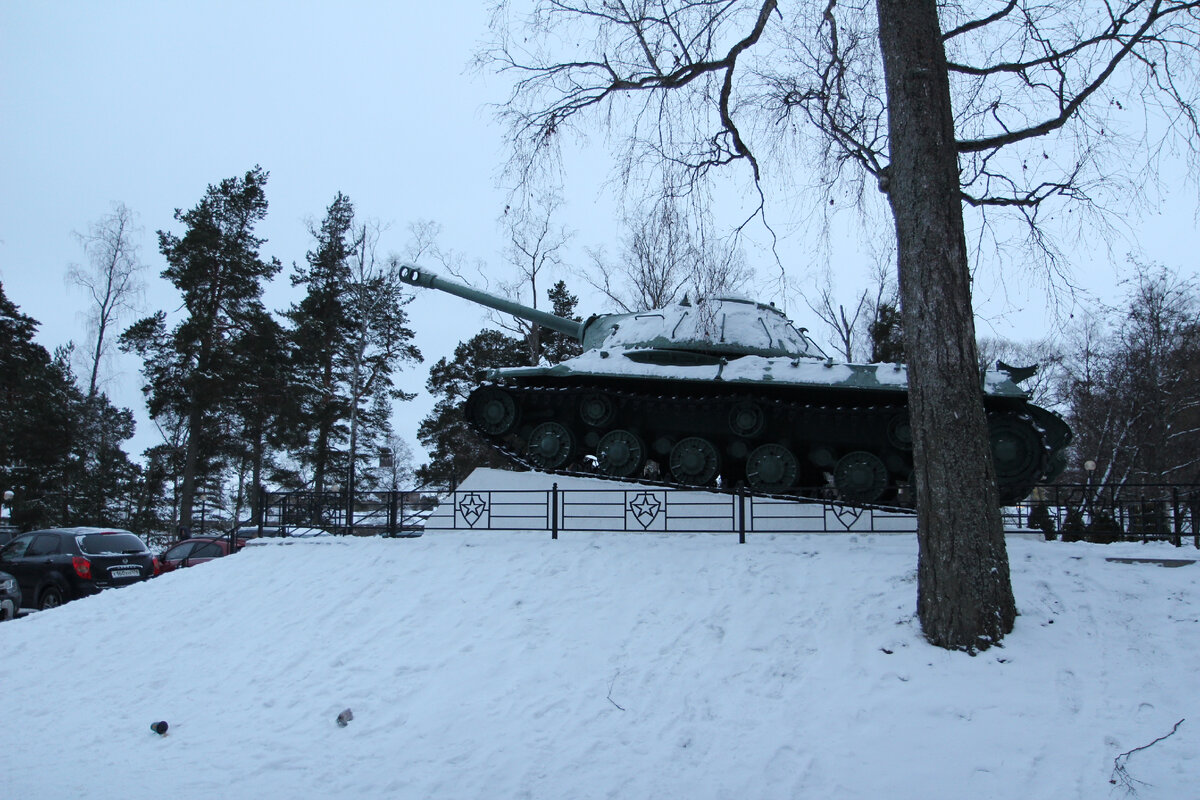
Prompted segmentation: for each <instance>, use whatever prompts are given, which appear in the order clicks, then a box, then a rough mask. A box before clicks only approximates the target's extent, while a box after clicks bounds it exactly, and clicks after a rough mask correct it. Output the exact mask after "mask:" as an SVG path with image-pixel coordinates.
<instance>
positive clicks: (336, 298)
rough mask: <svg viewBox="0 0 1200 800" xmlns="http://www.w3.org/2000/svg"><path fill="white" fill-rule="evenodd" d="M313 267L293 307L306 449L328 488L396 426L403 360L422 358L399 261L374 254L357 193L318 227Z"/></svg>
mask: <svg viewBox="0 0 1200 800" xmlns="http://www.w3.org/2000/svg"><path fill="white" fill-rule="evenodd" d="M312 234H313V237H314V239H315V240H316V247H315V248H314V249H313V250H312V251H310V252H309V253H308V255H307V262H308V266H307V267H303V268H302V267H296V268H295V272H294V274H293V276H292V284H293V285H295V286H304V287H305V290H306V293H305V296H304V298H303V299H302V300H301V301H300V302H299V303H297V304H295V305H293V306H292V307H291V309H289V310H288V312H287V316H288V319H289V320H290V321H291V323H292V331H291V337H292V348H293V359H292V363H293V369H294V370H295V384H296V391H297V397H298V403H299V415H300V416H299V423H298V424H299V427H300V428H301V429H302V430H303V431H305V432H307V436H308V444H307V446H302V447H300V449H299V454H300V458H301V461H302V463H304V464H305V465H307V466H309V467H311V468H312V470H313V480H312V485H313V487H314V488H315V489H316V490H317V491H324V489H325V488H326V485H327V484H328V483H330V475H343V476H345V481H346V483H348V484H349V483H352V482H353V478H354V474H355V469H354V468H352V466H351V465H352V463H353V462H354V461H356V460H363V456H362V455H361V454H362V453H364V452H366V450H367V449H368V448H369V447H370V446H372V445H374V444H376V443H377V442H378V440H380V438H381V437H385V436H386V435H387V433H388V432H389V427H388V418H389V417H390V415H391V401H392V400H397V399H400V400H407V399H411V398H412V397H413V395H410V394H406V393H404V392H403V391H400V390H399V389H397V388H396V387H395V384H394V381H393V375H394V371H395V369H396V366H397V364H399V363H403V362H407V361H420V360H421V354H420V351H419V350H417V348H416V347H414V346H413V345H412V343H411V342H412V337H413V332H412V330H411V329H409V327H408V317H407V315H406V314H405V312H404V305H405V304H406V303H407V302H408V300H407V298H406V297H405V296H404V294H403V292H402V290H401V286H402V285H401V284H400V282H399V281H398V280H397V279H395V277H394V275H392V271H393V270H394V268H395V264H394V263H391V262H388V263H384V262H382V261H381V260H380V259H378V258H377V256H376V252H375V248H376V244H377V242H378V238H379V232H378V229H377V227H375V226H372V225H370V224H367V223H357V222H356V221H355V216H354V206H353V204H352V203H351V202H350V199H349V198H348V197H346V196H345V195H344V194H342V193H340V192H339V193H338V194H337V196H336V197H335V198H334V201H333V203H332V204H330V206H329V208H328V210H327V212H326V216H325V219H324V221H323V222H322V223H321V227H320V228H319V229H316V230H313V231H312Z"/></svg>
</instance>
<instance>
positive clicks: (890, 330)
mask: <svg viewBox="0 0 1200 800" xmlns="http://www.w3.org/2000/svg"><path fill="white" fill-rule="evenodd" d="M870 334H871V363H872V364H880V363H886V364H903V363H904V325H903V323H902V322H901V321H900V309H898V308H896V306H895V305H894V304H892V303H886V302H885V303H880V304H879V305H878V306H877V307H876V308H875V319H874V320H872V322H871V326H870Z"/></svg>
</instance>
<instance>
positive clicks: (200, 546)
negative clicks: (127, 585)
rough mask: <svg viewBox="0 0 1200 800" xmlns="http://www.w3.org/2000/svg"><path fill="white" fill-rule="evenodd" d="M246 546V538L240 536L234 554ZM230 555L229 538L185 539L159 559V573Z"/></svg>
mask: <svg viewBox="0 0 1200 800" xmlns="http://www.w3.org/2000/svg"><path fill="white" fill-rule="evenodd" d="M245 546H246V539H245V537H242V536H239V537H238V538H237V540H236V543H235V546H234V552H235V553H236V552H237V551H238V550H241V549H242V548H243V547H245ZM227 555H229V537H228V536H193V537H192V538H191V539H184V540H183V541H182V542H180V543H179V544H176V545H173V546H171V547H168V548H167V549H166V550H164V551H162V554H161V555H159V557H158V572H157V573H155V574H162V573H164V572H173V571H175V570H177V569H182V568H183V567H194V566H196V565H197V564H203V563H204V562H206V561H212V560H213V559H214V558H220V557H221V556H227Z"/></svg>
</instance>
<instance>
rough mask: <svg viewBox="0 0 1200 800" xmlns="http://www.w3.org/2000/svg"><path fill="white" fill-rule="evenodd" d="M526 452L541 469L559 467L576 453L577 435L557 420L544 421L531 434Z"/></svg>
mask: <svg viewBox="0 0 1200 800" xmlns="http://www.w3.org/2000/svg"><path fill="white" fill-rule="evenodd" d="M525 454H526V455H527V456H529V460H530V461H531V462H533V464H534V465H535V466H537V467H540V468H541V469H558V468H559V467H562V466H565V465H566V464H568V463H569V462H570V461H571V458H572V457H573V456H574V455H575V437H574V436H572V435H571V432H570V431H569V430H567V428H566V427H565V426H563V425H560V424H559V423H557V422H543V423H542V424H541V425H538V426H537V427H536V428H534V429H533V433H531V434H529V444H528V446H527V447H526V449H525Z"/></svg>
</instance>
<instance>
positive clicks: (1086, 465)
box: [1083, 458, 1096, 524]
mask: <svg viewBox="0 0 1200 800" xmlns="http://www.w3.org/2000/svg"><path fill="white" fill-rule="evenodd" d="M1083 471H1084V472H1086V473H1087V489H1086V490H1085V491H1086V492H1087V512H1088V523H1089V524H1090V523H1091V522H1092V512H1093V509H1092V476H1093V475H1095V474H1096V462H1095V461H1092V460H1091V459H1090V458H1089V459H1088V460H1087V461H1085V462H1083Z"/></svg>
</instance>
